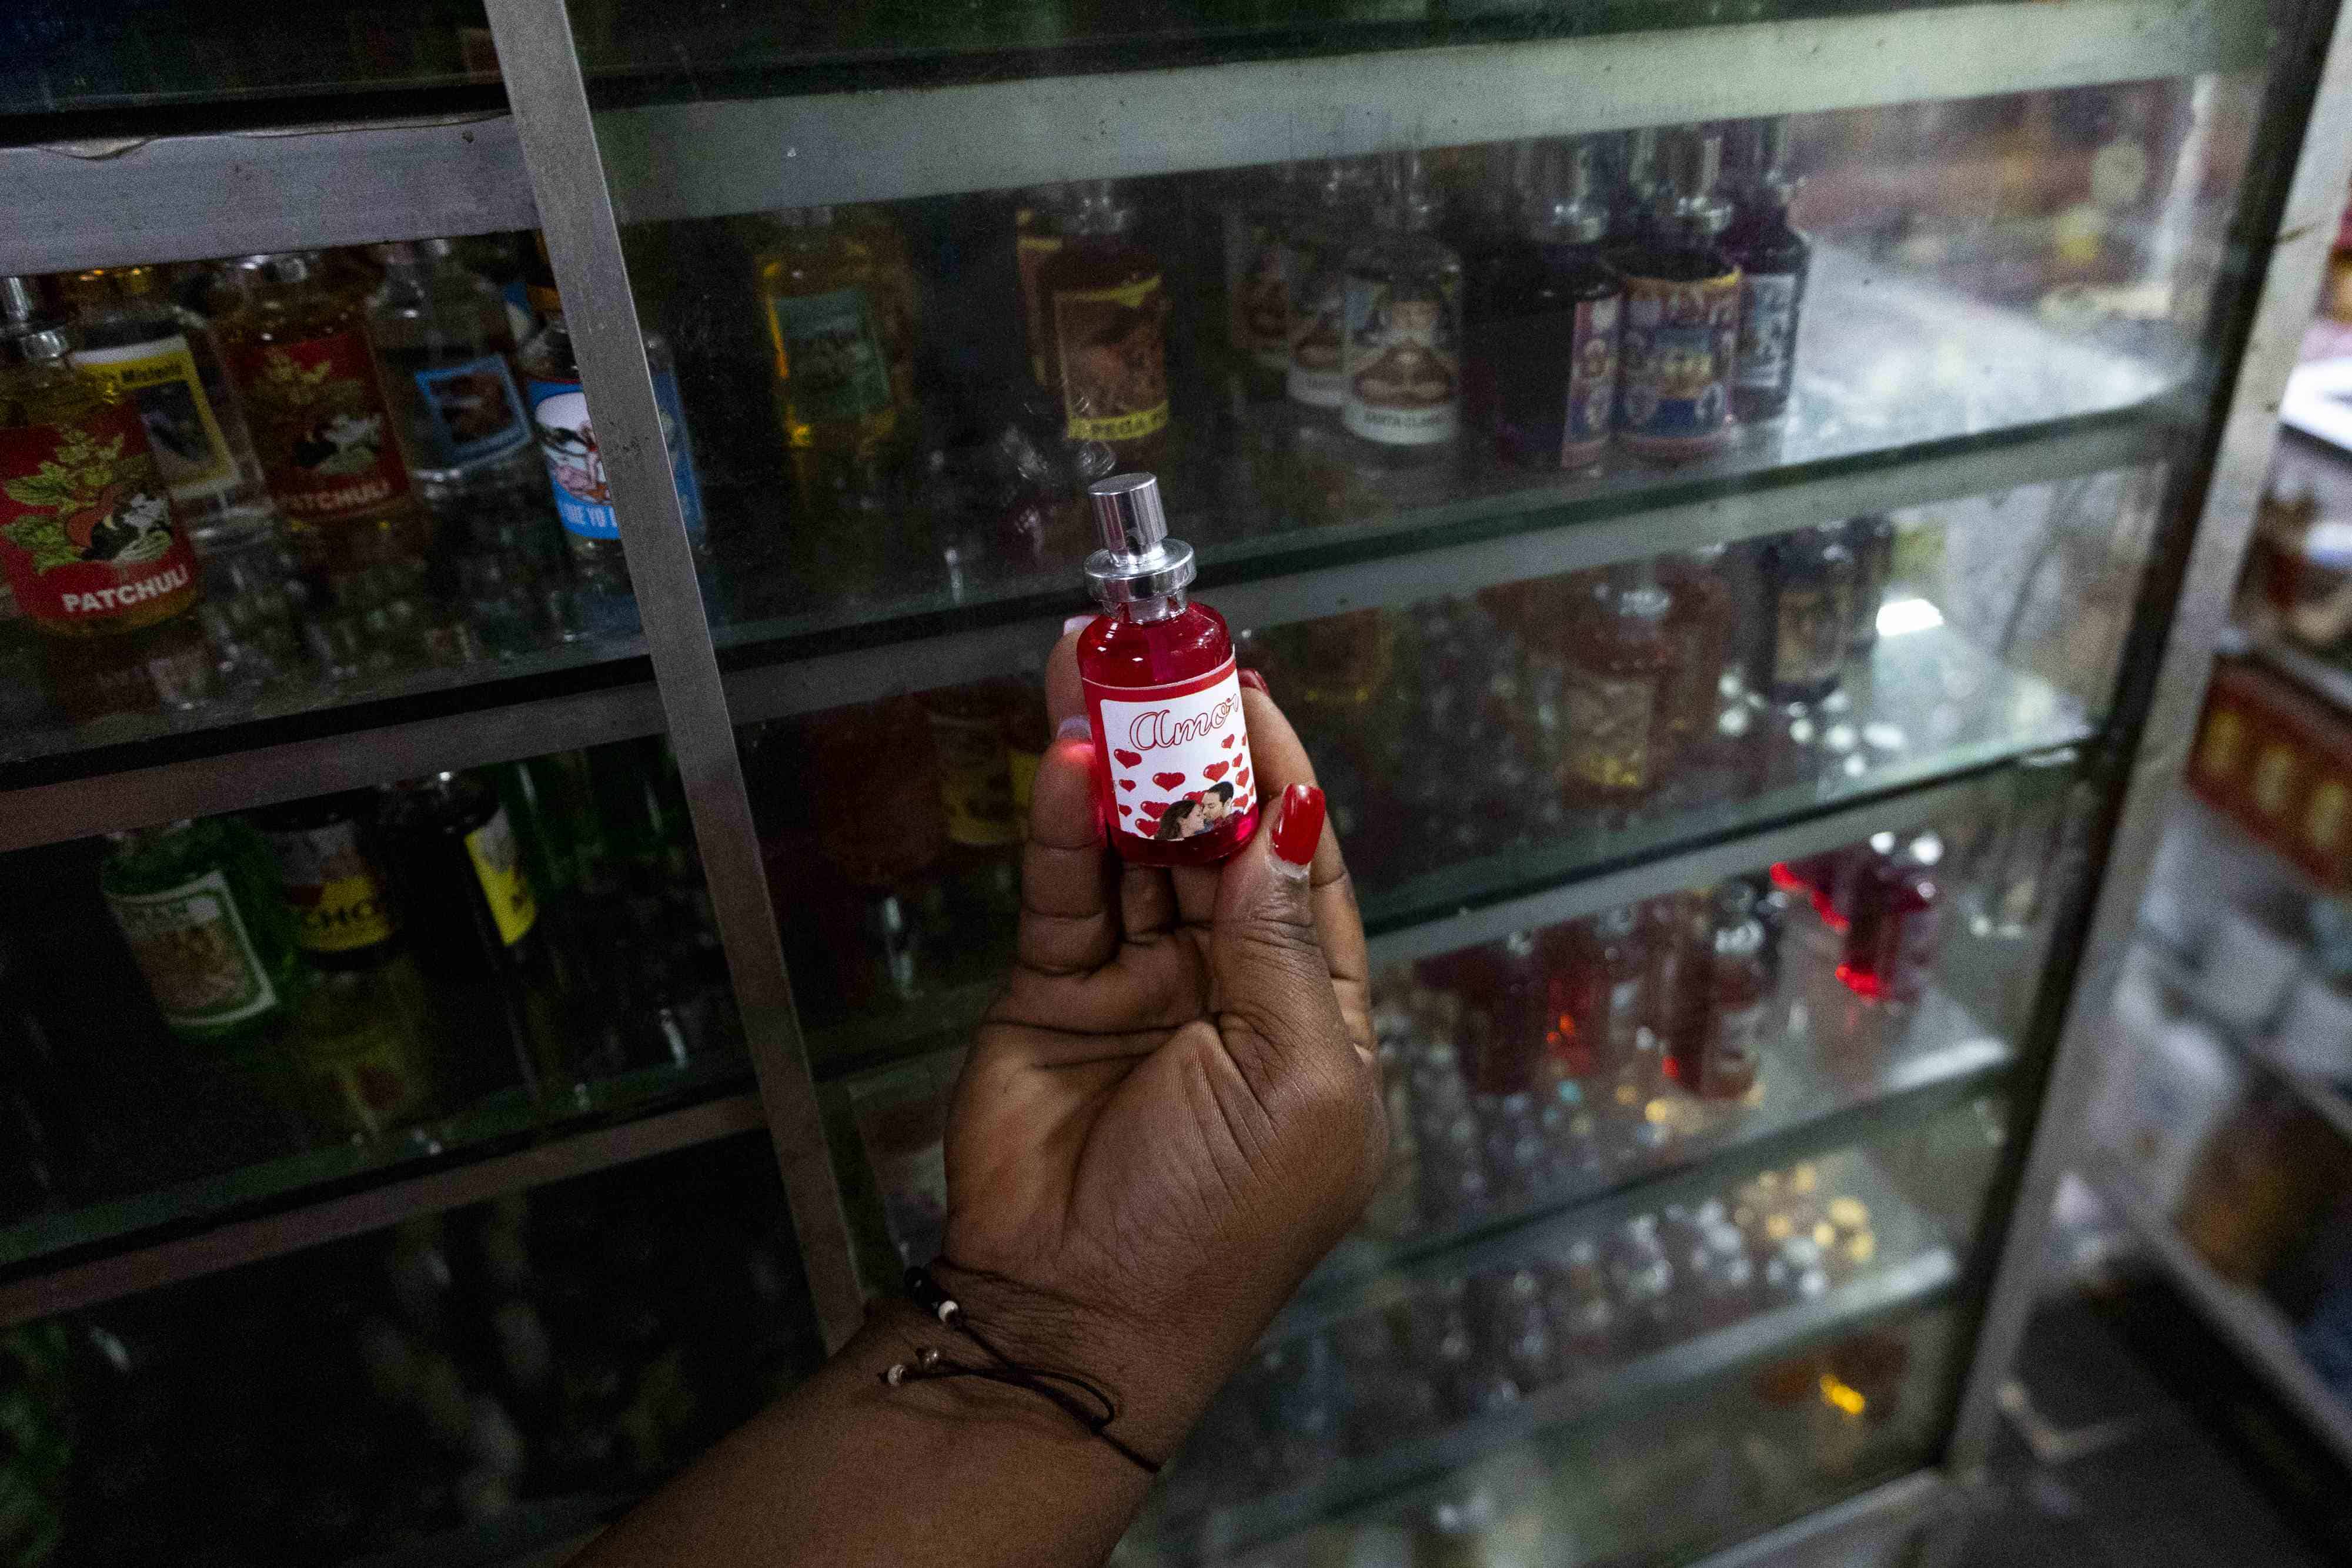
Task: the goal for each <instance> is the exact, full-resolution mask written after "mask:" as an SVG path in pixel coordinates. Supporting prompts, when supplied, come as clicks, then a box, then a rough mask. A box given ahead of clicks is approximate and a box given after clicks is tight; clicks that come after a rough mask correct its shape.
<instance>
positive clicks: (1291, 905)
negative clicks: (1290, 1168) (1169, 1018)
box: [1209, 784, 1356, 1103]
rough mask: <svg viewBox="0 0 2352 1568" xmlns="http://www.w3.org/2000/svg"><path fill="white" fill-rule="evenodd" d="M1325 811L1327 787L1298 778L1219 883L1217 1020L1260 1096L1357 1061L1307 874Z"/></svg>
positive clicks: (1213, 936)
mask: <svg viewBox="0 0 2352 1568" xmlns="http://www.w3.org/2000/svg"><path fill="white" fill-rule="evenodd" d="M1323 815H1324V809H1323V791H1322V790H1320V789H1317V788H1315V786H1313V785H1312V784H1293V785H1291V786H1290V787H1289V788H1288V789H1285V790H1284V791H1283V792H1282V795H1281V798H1280V799H1279V800H1276V802H1275V803H1274V809H1273V810H1271V811H1269V812H1268V813H1267V814H1266V820H1265V823H1264V824H1263V825H1261V827H1260V828H1259V831H1258V832H1257V834H1256V836H1255V838H1253V839H1252V840H1251V841H1250V842H1249V843H1248V844H1246V845H1244V847H1243V849H1242V852H1240V853H1239V854H1237V855H1235V856H1234V858H1233V859H1232V860H1230V861H1228V862H1225V867H1224V871H1223V874H1222V875H1221V876H1220V878H1219V880H1218V883H1217V904H1216V915H1215V920H1214V924H1213V926H1212V928H1211V932H1210V943H1209V962H1210V967H1211V970H1212V973H1213V977H1214V980H1215V998H1216V1008H1217V1015H1218V1026H1219V1030H1220V1032H1222V1033H1223V1036H1224V1038H1225V1044H1226V1048H1227V1050H1228V1051H1231V1052H1232V1054H1233V1056H1234V1062H1235V1065H1237V1066H1238V1067H1239V1068H1240V1069H1241V1071H1242V1073H1243V1075H1244V1077H1245V1078H1247V1079H1248V1080H1249V1082H1250V1087H1251V1088H1252V1090H1253V1091H1255V1092H1256V1094H1257V1096H1258V1098H1259V1100H1260V1101H1261V1102H1262V1103H1265V1102H1269V1101H1271V1100H1272V1099H1274V1098H1276V1097H1279V1096H1280V1095H1281V1093H1282V1092H1283V1091H1285V1090H1286V1088H1288V1087H1291V1086H1294V1085H1297V1084H1300V1083H1301V1082H1304V1083H1309V1084H1311V1083H1314V1082H1318V1080H1321V1081H1327V1082H1328V1074H1329V1073H1330V1072H1331V1071H1335V1070H1344V1071H1349V1072H1350V1073H1352V1071H1353V1069H1354V1067H1355V1065H1356V1063H1355V1048H1354V1046H1353V1045H1352V1043H1351V1042H1350V1041H1349V1035H1348V1029H1347V1024H1346V1021H1345V1020H1344V1019H1342V1018H1341V1016H1340V1012H1339V995H1338V993H1337V992H1336V991H1334V990H1333V988H1332V985H1331V967H1330V963H1329V960H1328V959H1327V958H1326V957H1325V956H1324V954H1323V944H1322V942H1321V941H1320V940H1319V938H1318V934H1317V932H1316V928H1315V904H1314V899H1313V897H1312V896H1311V887H1310V881H1309V876H1308V872H1309V870H1310V868H1311V867H1312V866H1313V864H1314V862H1315V848H1316V845H1317V844H1318V843H1319V842H1321V841H1322V838H1323Z"/></svg>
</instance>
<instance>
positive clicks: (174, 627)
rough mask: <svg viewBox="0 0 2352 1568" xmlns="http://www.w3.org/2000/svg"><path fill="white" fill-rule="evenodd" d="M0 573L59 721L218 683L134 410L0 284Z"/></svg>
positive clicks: (24, 287) (180, 544)
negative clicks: (37, 653)
mask: <svg viewBox="0 0 2352 1568" xmlns="http://www.w3.org/2000/svg"><path fill="white" fill-rule="evenodd" d="M0 301H5V303H6V306H7V314H8V316H9V317H10V319H12V320H13V321H14V322H15V323H16V329H15V330H12V331H10V332H8V333H7V334H5V336H0V571H5V577H6V583H7V588H8V591H9V597H10V598H11V599H12V600H13V601H14V607H15V610H16V617H15V618H16V619H21V620H23V621H26V622H30V623H31V626H32V629H33V630H34V631H36V632H39V633H40V634H41V636H40V643H41V651H42V663H43V665H44V667H45V674H46V675H47V685H48V687H49V692H50V696H51V699H52V700H53V701H54V702H55V703H56V705H57V706H58V708H59V709H60V710H61V711H62V712H63V713H64V714H65V716H67V717H68V718H70V719H74V720H77V721H86V720H92V719H98V718H101V717H104V716H108V715H111V714H118V713H152V712H153V711H155V710H156V709H157V708H159V707H162V708H173V707H188V706H194V705H196V704H198V703H200V702H202V701H204V700H205V699H206V698H208V697H209V696H210V695H212V694H213V691H214V686H215V678H216V677H215V673H214V670H213V665H212V659H211V655H210V653H209V652H208V651H207V649H206V647H205V635H204V630H203V627H202V625H201V624H200V623H199V622H198V621H197V618H196V616H195V614H194V610H195V608H196V601H197V593H198V587H197V579H196V560H195V555H194V551H193V550H191V549H189V546H188V541H187V538H186V536H185V535H184V534H183V533H182V532H181V531H180V529H179V527H178V525H177V523H176V522H175V521H174V520H173V516H172V507H171V501H170V497H169V493H168V491H167V489H166V486H165V485H164V482H163V474H162V472H161V471H160V470H159V469H158V468H157V466H156V464H155V459H154V457H153V455H152V454H151V452H150V450H149V447H148V444H147V428H146V425H145V424H144V423H142V420H141V418H140V413H139V407H138V405H137V404H136V403H134V402H131V400H130V399H129V398H128V397H127V396H126V395H125V394H124V393H123V392H122V390H121V387H120V386H118V385H117V384H115V383H113V382H109V381H102V380H99V379H96V378H93V377H89V376H85V375H82V374H80V373H79V372H77V371H75V370H74V369H73V368H72V366H71V365H70V364H69V363H68V360H67V351H68V342H67V339H66V334H65V332H64V331H63V330H62V329H59V328H58V327H56V326H54V325H51V324H49V323H47V322H45V321H42V320H41V319H38V313H37V300H36V298H35V297H34V295H33V293H32V290H31V287H30V286H29V285H28V284H26V281H25V280H24V279H22V278H16V277H6V278H0Z"/></svg>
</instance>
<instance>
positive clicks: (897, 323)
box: [756, 207, 914, 500]
mask: <svg viewBox="0 0 2352 1568" xmlns="http://www.w3.org/2000/svg"><path fill="white" fill-rule="evenodd" d="M776 218H777V221H778V223H779V224H780V225H782V227H781V231H780V234H779V236H778V240H777V243H776V245H775V246H773V247H772V248H771V249H770V250H769V251H768V252H767V253H766V254H764V255H762V256H761V257H760V258H759V260H758V262H757V264H756V265H757V267H758V274H759V283H760V298H761V306H762V308H763V309H764V310H765V311H766V314H767V318H768V337H769V341H770V343H771V345H772V347H773V349H774V351H775V362H774V367H773V369H774V374H775V388H774V391H775V400H776V418H777V421H778V423H781V424H782V426H783V431H784V444H785V446H786V448H787V449H788V450H789V451H790V453H791V456H792V464H793V480H794V483H795V485H796V486H797V487H798V488H799V490H800V492H801V494H802V496H803V498H804V499H816V498H820V497H823V498H835V497H849V498H851V499H853V500H856V499H857V498H860V497H874V496H876V495H877V493H878V492H879V490H880V489H881V478H880V468H881V466H882V464H883V461H884V459H885V456H886V455H887V452H888V451H889V450H890V448H891V447H892V446H893V445H894V444H896V443H897V441H898V437H899V434H900V427H901V424H902V423H904V421H905V419H906V418H907V416H908V413H909V412H910V410H911V407H912V396H913V389H914V369H913V361H912V354H913V345H912V344H911V343H910V342H908V340H907V339H906V336H905V333H904V331H903V330H902V328H903V327H904V326H905V325H906V324H905V323H904V322H902V321H901V320H900V317H899V312H898V311H896V310H894V309H892V308H889V301H890V299H891V298H892V296H893V295H894V294H897V293H898V292H901V291H905V292H911V285H909V284H908V283H907V282H906V281H905V280H904V279H900V278H898V277H895V276H894V275H893V258H892V257H891V256H889V255H888V253H887V250H886V249H885V248H884V247H881V246H877V245H876V244H875V243H874V241H873V239H872V236H871V235H867V234H866V233H864V232H862V231H861V230H860V229H858V228H857V227H856V226H854V225H850V224H848V223H845V222H843V221H841V219H840V217H839V216H838V215H837V214H836V213H835V209H833V208H832V207H794V208H792V209H790V210H788V211H785V212H782V213H779V214H776Z"/></svg>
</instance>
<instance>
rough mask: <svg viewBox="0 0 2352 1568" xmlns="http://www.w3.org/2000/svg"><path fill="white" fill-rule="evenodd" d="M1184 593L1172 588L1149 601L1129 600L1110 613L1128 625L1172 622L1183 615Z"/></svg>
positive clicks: (1155, 595) (1179, 589) (1153, 596)
mask: <svg viewBox="0 0 2352 1568" xmlns="http://www.w3.org/2000/svg"><path fill="white" fill-rule="evenodd" d="M1184 604H1185V598H1184V591H1183V590H1182V589H1181V588H1174V589H1171V590H1169V591H1167V592H1166V593H1158V594H1154V595H1152V596H1151V597H1150V598H1149V599H1131V600H1129V601H1127V602H1126V603H1125V604H1122V605H1120V606H1119V607H1118V609H1117V610H1114V611H1113V612H1111V613H1112V614H1114V615H1116V616H1118V618H1119V619H1120V620H1121V621H1125V622H1129V623H1130V624H1133V625H1137V626H1147V625H1150V623H1151V622H1155V621H1172V620H1174V619H1175V618H1176V617H1177V616H1179V615H1181V614H1182V613H1184Z"/></svg>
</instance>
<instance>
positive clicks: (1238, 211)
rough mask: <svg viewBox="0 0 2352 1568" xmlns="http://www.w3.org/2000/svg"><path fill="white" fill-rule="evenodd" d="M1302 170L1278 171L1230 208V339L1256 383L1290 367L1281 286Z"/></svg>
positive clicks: (1290, 166)
mask: <svg viewBox="0 0 2352 1568" xmlns="http://www.w3.org/2000/svg"><path fill="white" fill-rule="evenodd" d="M1297 183H1298V167H1297V164H1295V163H1284V164H1281V165H1280V166H1278V167H1277V168H1276V170H1275V171H1274V172H1273V174H1272V176H1271V177H1270V178H1261V179H1258V180H1255V182H1254V183H1252V184H1251V185H1250V186H1249V187H1246V188H1244V189H1243V190H1242V191H1240V192H1238V193H1236V194H1235V196H1234V199H1233V200H1232V201H1230V202H1228V203H1227V204H1225V208H1224V212H1223V227H1224V242H1225V247H1224V248H1225V312H1226V315H1225V321H1226V325H1225V336H1226V346H1227V348H1228V349H1229V350H1231V352H1232V354H1233V358H1234V363H1235V364H1236V365H1238V366H1243V367H1245V368H1246V370H1247V371H1249V372H1251V373H1250V377H1249V379H1250V381H1251V382H1252V383H1253V384H1256V383H1261V382H1265V381H1266V380H1267V379H1268V378H1279V377H1280V376H1281V375H1282V373H1283V372H1284V371H1286V370H1288V369H1289V367H1290V339H1289V336H1288V333H1287V327H1288V323H1289V319H1290V318H1289V296H1288V295H1287V294H1286V293H1285V291H1284V288H1283V281H1282V237H1283V233H1284V231H1285V229H1286V227H1287V226H1288V225H1289V221H1290V214H1291V209H1292V208H1293V206H1294V205H1295V204H1296V203H1297Z"/></svg>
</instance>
